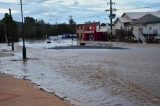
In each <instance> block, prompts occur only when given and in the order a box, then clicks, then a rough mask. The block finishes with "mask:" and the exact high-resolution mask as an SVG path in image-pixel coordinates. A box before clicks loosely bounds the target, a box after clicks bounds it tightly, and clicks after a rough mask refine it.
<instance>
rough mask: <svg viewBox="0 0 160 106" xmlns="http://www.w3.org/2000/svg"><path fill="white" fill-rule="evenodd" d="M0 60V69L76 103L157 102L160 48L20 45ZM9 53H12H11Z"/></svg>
mask: <svg viewBox="0 0 160 106" xmlns="http://www.w3.org/2000/svg"><path fill="white" fill-rule="evenodd" d="M16 49H17V51H15V52H12V53H14V56H10V57H1V58H0V72H1V73H7V74H14V75H15V76H16V77H19V78H23V77H25V78H26V79H29V80H31V81H32V82H33V83H35V84H36V85H37V86H38V87H40V88H43V89H45V90H46V91H48V92H51V93H55V94H56V95H58V96H60V97H62V98H64V99H65V100H70V101H71V103H73V104H75V105H78V106H159V105H160V89H159V88H160V48H159V46H158V47H152V48H147V47H146V48H137V47H131V48H129V49H122V50H119V49H118V50H116V49H84V50H83V49H80V50H78V49H74V50H72V49H67V50H65V49H62V50H54V49H53V50H49V49H43V48H35V47H34V49H33V48H31V47H29V48H27V57H28V58H29V60H28V61H26V62H23V61H21V58H22V56H21V55H22V54H21V48H20V47H17V48H16ZM10 52H11V51H10Z"/></svg>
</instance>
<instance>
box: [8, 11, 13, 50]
mask: <svg viewBox="0 0 160 106" xmlns="http://www.w3.org/2000/svg"><path fill="white" fill-rule="evenodd" d="M11 11H12V10H11V9H10V8H9V15H10V17H12V13H11ZM10 41H11V44H12V51H14V38H13V35H9V43H10Z"/></svg>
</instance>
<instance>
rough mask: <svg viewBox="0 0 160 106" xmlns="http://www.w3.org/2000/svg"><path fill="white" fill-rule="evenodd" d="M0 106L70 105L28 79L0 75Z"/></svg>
mask: <svg viewBox="0 0 160 106" xmlns="http://www.w3.org/2000/svg"><path fill="white" fill-rule="evenodd" d="M0 106H71V105H70V104H69V103H68V104H67V103H65V101H63V100H60V99H59V98H58V97H56V96H53V95H51V94H49V93H46V92H44V91H41V90H39V89H38V88H37V87H35V86H34V85H33V84H30V83H29V82H28V81H25V80H20V79H16V78H13V77H11V76H7V75H4V74H3V75H0Z"/></svg>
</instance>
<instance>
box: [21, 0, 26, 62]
mask: <svg viewBox="0 0 160 106" xmlns="http://www.w3.org/2000/svg"><path fill="white" fill-rule="evenodd" d="M20 5H21V17H22V39H23V47H22V56H23V60H24V61H26V59H27V56H26V47H25V40H24V24H23V10H22V0H20Z"/></svg>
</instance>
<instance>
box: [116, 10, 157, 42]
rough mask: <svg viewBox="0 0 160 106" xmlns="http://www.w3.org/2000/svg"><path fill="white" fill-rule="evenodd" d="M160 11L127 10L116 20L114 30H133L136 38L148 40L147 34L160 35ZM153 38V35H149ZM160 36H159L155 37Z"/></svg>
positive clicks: (143, 40)
mask: <svg viewBox="0 0 160 106" xmlns="http://www.w3.org/2000/svg"><path fill="white" fill-rule="evenodd" d="M159 18H160V11H157V12H126V13H123V15H122V16H121V17H118V18H117V19H116V20H115V22H114V28H113V29H114V30H125V31H133V34H134V36H135V39H137V40H141V41H142V42H144V43H145V42H146V35H149V36H159V31H160V26H159V21H157V20H159ZM147 38H151V37H147ZM155 38H159V37H155Z"/></svg>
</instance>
